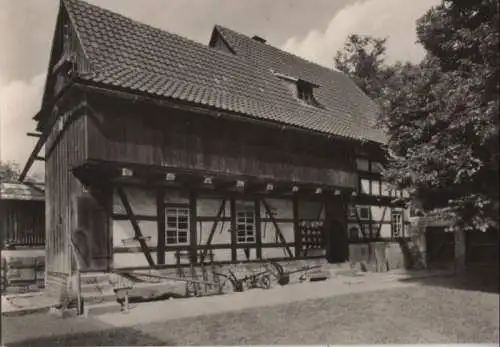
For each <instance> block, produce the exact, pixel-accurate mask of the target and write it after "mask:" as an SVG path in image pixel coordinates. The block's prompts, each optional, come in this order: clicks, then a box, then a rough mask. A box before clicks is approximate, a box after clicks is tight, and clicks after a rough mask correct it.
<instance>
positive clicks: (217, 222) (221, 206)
mask: <svg viewBox="0 0 500 347" xmlns="http://www.w3.org/2000/svg"><path fill="white" fill-rule="evenodd" d="M225 209H226V200H225V199H224V200H222V203H221V205H220V208H219V211H218V212H217V216H216V219H215V221H214V223H213V224H212V229H211V230H210V234H209V235H208V239H207V244H206V246H210V245H211V244H212V239H213V238H214V235H215V231H216V230H217V226H218V224H219V221H220V219H221V216H222V214H223V213H224V210H225ZM207 253H208V248H206V249H205V250H204V251H203V253H202V254H201V259H200V262H202V263H203V261H204V260H205V257H206V256H207Z"/></svg>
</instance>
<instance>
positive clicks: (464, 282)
mask: <svg viewBox="0 0 500 347" xmlns="http://www.w3.org/2000/svg"><path fill="white" fill-rule="evenodd" d="M400 281H402V282H414V283H415V282H416V283H420V284H422V285H427V286H437V287H445V288H450V289H460V290H472V291H479V292H484V293H497V294H498V293H499V279H498V272H497V271H496V270H488V271H484V270H481V271H471V272H468V273H466V274H461V275H454V274H453V275H448V276H439V277H426V278H418V277H415V278H411V277H410V278H406V279H402V280H400Z"/></svg>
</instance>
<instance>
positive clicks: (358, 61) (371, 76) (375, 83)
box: [334, 35, 388, 99]
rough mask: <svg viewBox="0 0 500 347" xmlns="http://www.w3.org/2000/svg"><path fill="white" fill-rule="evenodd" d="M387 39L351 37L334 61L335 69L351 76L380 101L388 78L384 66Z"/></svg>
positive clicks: (367, 92)
mask: <svg viewBox="0 0 500 347" xmlns="http://www.w3.org/2000/svg"><path fill="white" fill-rule="evenodd" d="M386 41H387V39H385V38H375V37H372V36H369V35H365V36H361V35H349V36H348V37H347V40H346V42H345V45H344V49H343V50H342V51H338V52H337V54H336V56H335V58H334V60H335V67H336V68H337V69H339V70H340V71H342V72H344V73H346V74H347V75H349V76H350V77H351V78H352V79H353V80H354V82H356V84H357V85H358V87H360V88H361V90H363V91H364V92H365V93H366V94H367V95H368V96H370V97H371V98H373V99H378V98H379V96H380V91H381V90H382V89H383V86H384V84H385V83H384V81H385V79H386V78H387V76H386V73H387V72H388V69H387V67H385V66H384V65H383V63H384V59H385V51H386V47H385V44H386Z"/></svg>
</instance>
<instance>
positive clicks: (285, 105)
mask: <svg viewBox="0 0 500 347" xmlns="http://www.w3.org/2000/svg"><path fill="white" fill-rule="evenodd" d="M63 4H64V7H65V9H66V10H67V12H68V14H69V17H70V20H71V22H72V24H73V26H74V28H75V30H76V31H77V32H78V33H79V37H80V40H81V44H82V47H83V50H84V52H86V58H87V59H88V61H89V63H90V65H91V66H92V71H93V73H85V74H81V75H80V78H81V79H83V80H88V81H90V82H95V83H99V84H104V85H110V86H118V87H121V88H125V89H129V90H130V91H137V92H144V93H148V94H151V95H156V96H161V97H167V98H172V99H177V100H187V101H188V102H191V103H196V104H200V105H206V106H211V107H215V108H219V109H222V110H230V111H234V112H238V113H240V114H242V115H244V116H248V117H252V118H259V119H264V120H270V121H274V122H279V123H282V124H289V125H293V126H297V127H301V128H305V129H309V130H312V131H318V132H323V133H327V134H333V135H339V136H344V137H348V138H354V139H360V140H372V141H376V142H383V140H384V138H383V135H382V133H381V131H380V130H379V129H375V128H374V127H373V126H372V125H373V124H374V123H375V118H376V115H377V112H378V109H377V108H376V107H375V105H374V103H373V102H371V100H369V98H368V97H367V96H366V95H364V94H363V93H362V92H361V91H360V90H359V89H358V88H357V87H356V86H355V84H354V83H353V82H352V81H351V80H350V79H348V78H347V77H346V76H345V75H343V74H342V73H340V72H336V71H334V70H331V69H327V68H325V67H321V66H319V65H316V64H313V63H310V62H307V61H305V60H303V59H300V58H298V57H296V56H293V55H291V54H289V53H286V52H283V51H281V50H279V49H277V48H274V47H272V46H270V45H267V44H261V43H258V42H256V41H255V40H252V39H251V38H249V37H247V36H244V35H242V34H239V33H236V32H234V31H231V30H229V29H226V28H222V27H219V26H216V30H218V31H219V32H220V34H221V35H222V36H223V37H224V39H225V40H226V41H227V42H228V43H229V45H230V46H231V47H232V48H233V50H234V51H235V52H236V55H233V54H229V53H226V52H222V51H219V50H217V49H215V48H211V47H208V46H205V45H202V44H199V43H196V42H194V41H191V40H188V39H186V38H183V37H180V36H178V35H174V34H170V33H167V32H165V31H162V30H160V29H156V28H153V27H151V26H148V25H146V24H142V23H139V22H136V21H134V20H131V19H129V18H126V17H123V16H121V15H119V14H116V13H113V12H111V11H108V10H105V9H102V8H99V7H97V6H94V5H90V4H88V3H86V2H83V1H80V0H63ZM271 68H273V69H275V70H277V71H279V72H280V73H285V74H289V75H292V76H295V77H300V78H303V79H306V80H308V81H311V82H313V83H316V84H318V85H319V86H320V87H319V88H317V94H316V96H317V98H318V101H319V102H320V103H321V104H322V105H324V106H325V107H324V108H317V107H311V106H308V105H305V104H303V103H301V102H300V100H298V99H297V98H296V97H295V96H294V95H293V93H291V91H290V89H289V88H288V87H287V86H285V85H284V84H283V83H282V81H281V80H280V79H279V78H277V77H276V76H274V75H273V74H272V73H271V71H270V69H271Z"/></svg>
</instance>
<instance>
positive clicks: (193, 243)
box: [189, 192, 198, 264]
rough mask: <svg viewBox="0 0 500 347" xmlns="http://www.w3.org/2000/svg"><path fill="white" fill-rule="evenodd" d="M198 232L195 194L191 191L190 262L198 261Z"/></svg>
mask: <svg viewBox="0 0 500 347" xmlns="http://www.w3.org/2000/svg"><path fill="white" fill-rule="evenodd" d="M197 236H198V233H197V230H196V194H195V193H194V192H191V193H190V194H189V253H190V258H191V263H192V264H194V263H197V262H198V253H197V249H196V247H197V245H198V237H197Z"/></svg>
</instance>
